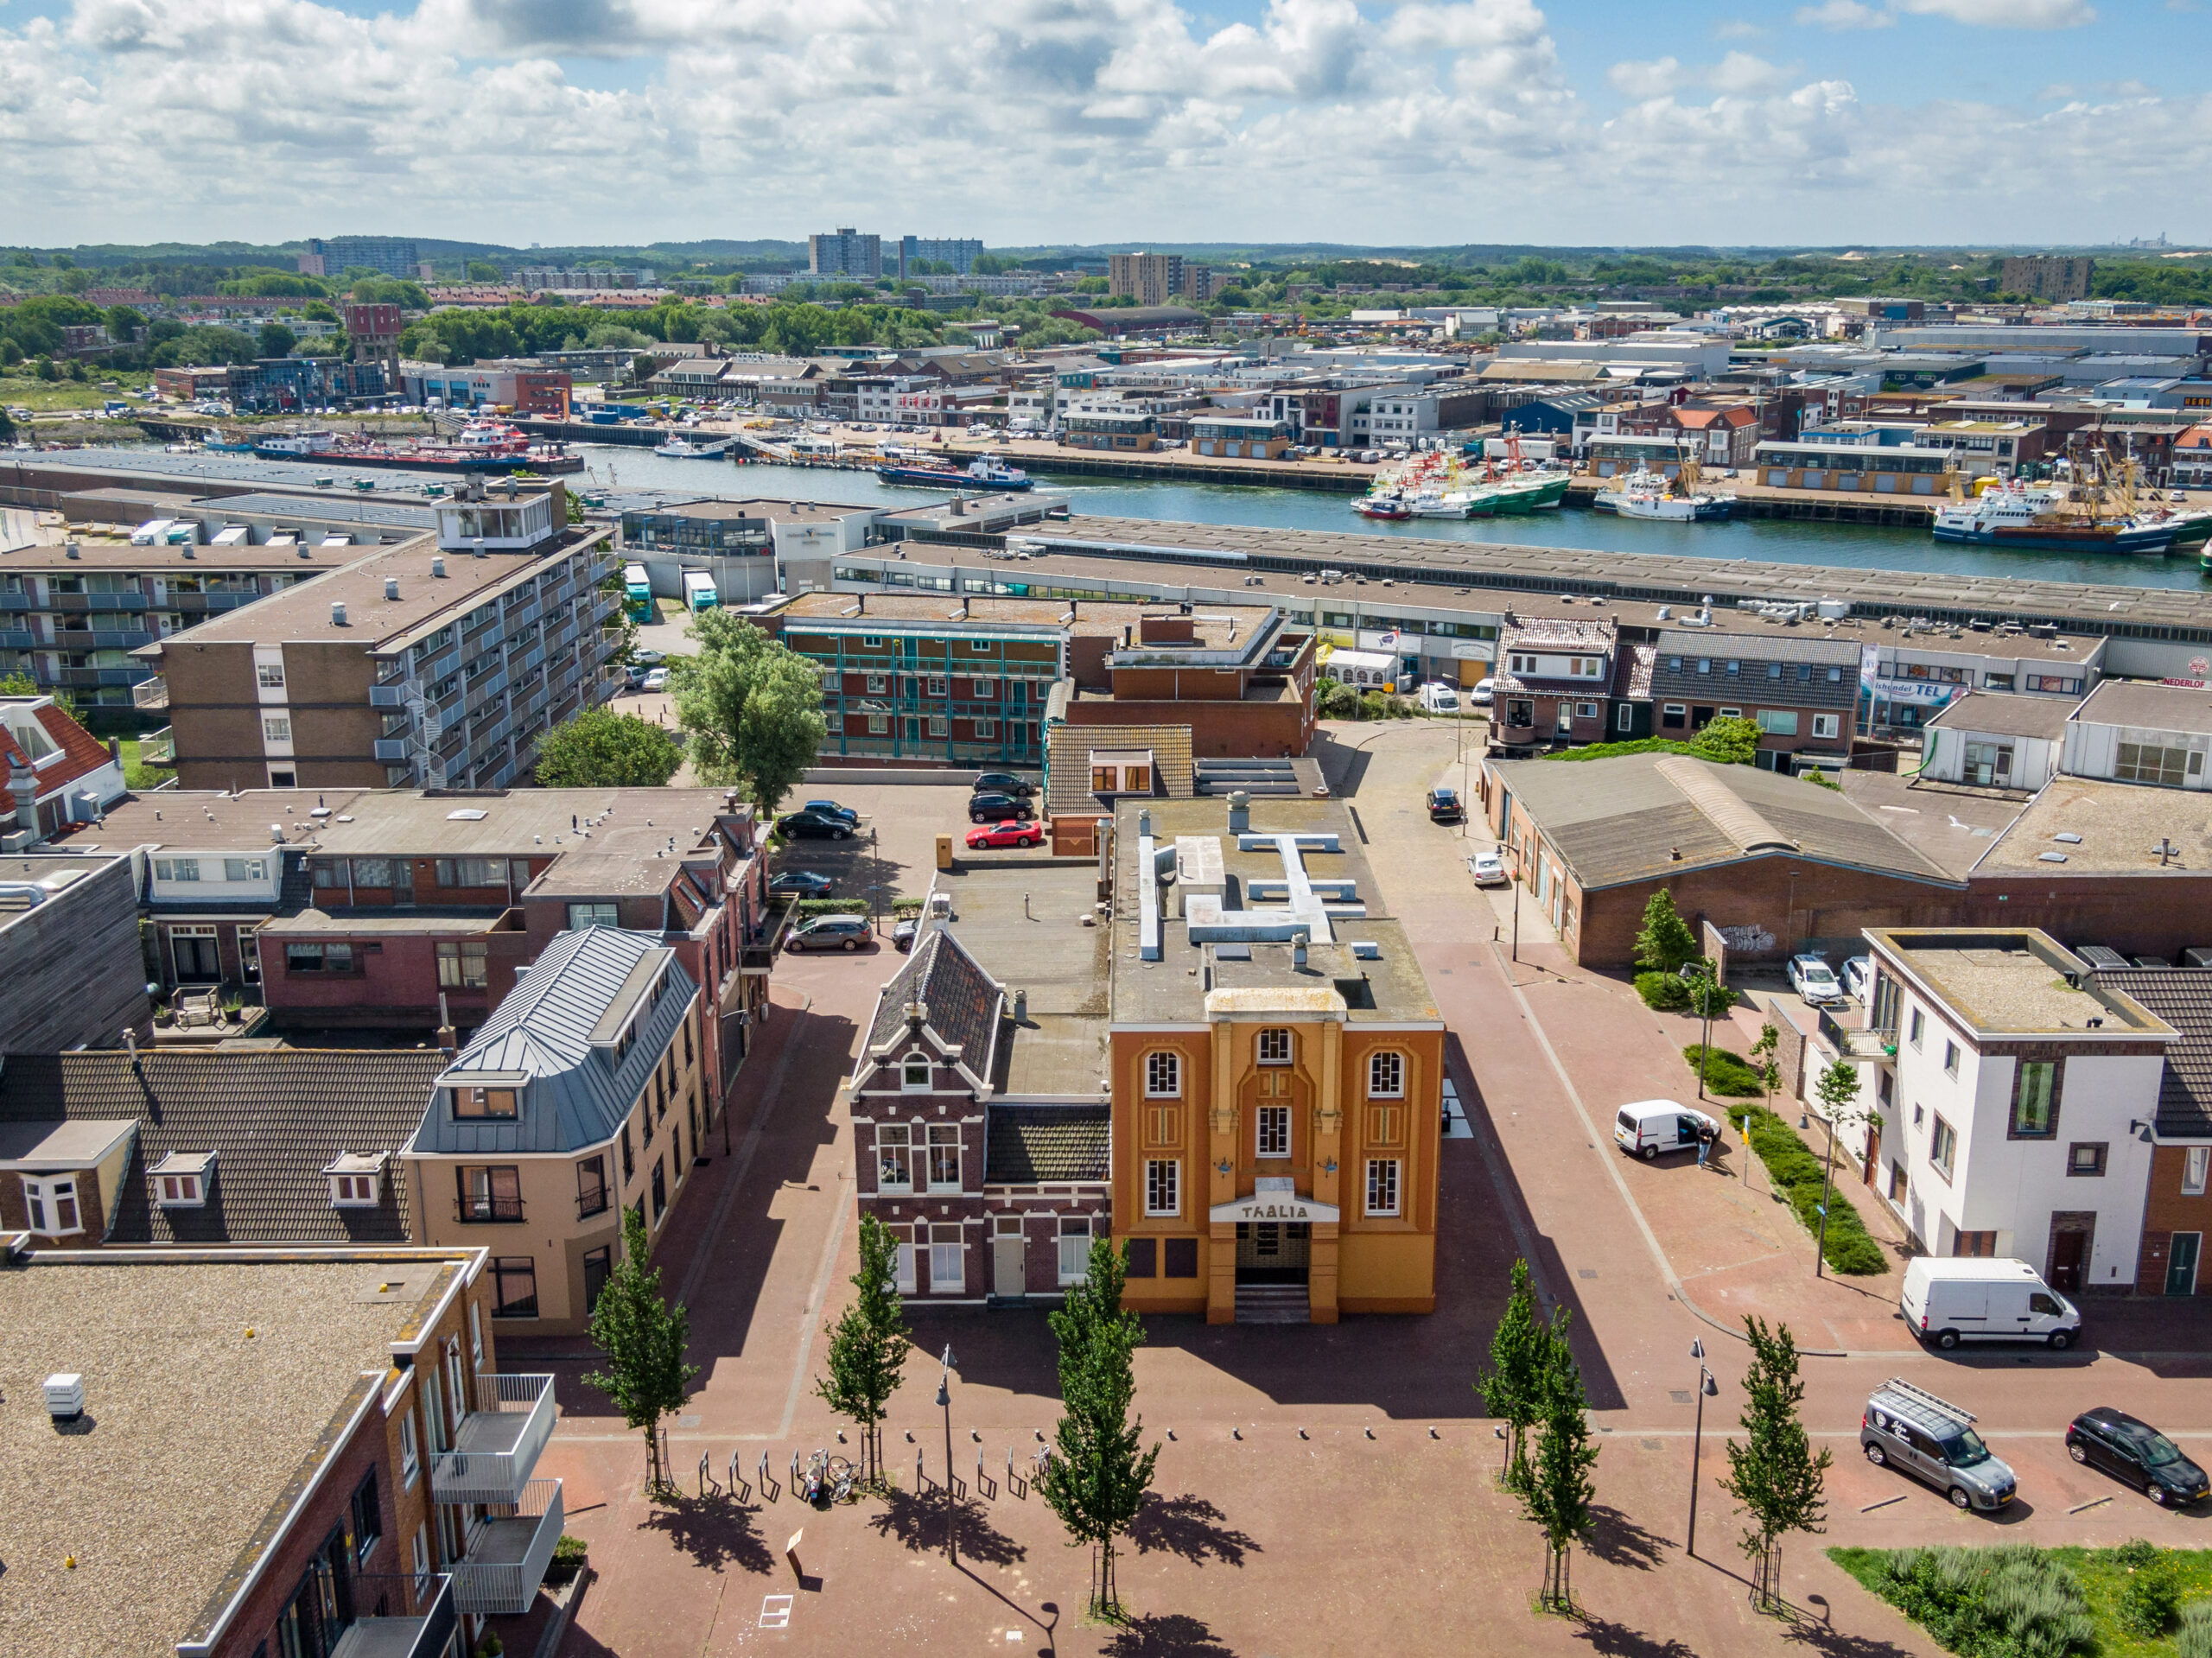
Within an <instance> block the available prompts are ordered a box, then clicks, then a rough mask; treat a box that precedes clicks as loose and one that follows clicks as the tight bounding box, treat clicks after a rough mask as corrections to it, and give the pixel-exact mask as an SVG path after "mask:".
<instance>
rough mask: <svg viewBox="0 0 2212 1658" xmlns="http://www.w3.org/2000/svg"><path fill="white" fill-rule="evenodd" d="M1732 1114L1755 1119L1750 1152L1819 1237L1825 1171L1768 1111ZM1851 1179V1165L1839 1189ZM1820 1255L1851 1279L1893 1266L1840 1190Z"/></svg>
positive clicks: (1757, 1108) (1736, 1109) (1754, 1108)
mask: <svg viewBox="0 0 2212 1658" xmlns="http://www.w3.org/2000/svg"><path fill="white" fill-rule="evenodd" d="M1690 1051H1692V1052H1694V1051H1695V1050H1694V1049H1692V1050H1690ZM1706 1086H1707V1089H1711V1088H1712V1087H1713V1084H1712V1083H1711V1082H1710V1081H1708V1082H1707V1084H1706ZM1754 1091H1756V1090H1754ZM1728 1115H1729V1116H1730V1117H1731V1118H1732V1119H1733V1120H1734V1121H1736V1122H1737V1123H1738V1124H1739V1125H1740V1124H1741V1123H1742V1122H1743V1121H1744V1119H1745V1116H1747V1115H1748V1116H1749V1117H1750V1118H1751V1149H1752V1150H1753V1151H1755V1152H1757V1153H1758V1155H1759V1161H1760V1162H1762V1163H1764V1164H1765V1165H1766V1172H1767V1178H1769V1179H1770V1180H1772V1181H1773V1182H1774V1189H1775V1190H1776V1191H1778V1192H1780V1193H1782V1194H1783V1197H1784V1198H1786V1199H1787V1200H1788V1202H1789V1206H1790V1208H1792V1209H1794V1210H1796V1211H1797V1218H1798V1219H1799V1220H1800V1221H1802V1222H1803V1223H1804V1226H1805V1229H1806V1230H1807V1231H1808V1232H1810V1233H1812V1234H1814V1235H1815V1236H1819V1234H1820V1230H1821V1186H1822V1183H1823V1180H1824V1178H1825V1176H1824V1171H1825V1168H1826V1166H1825V1165H1824V1164H1823V1163H1822V1162H1821V1159H1819V1158H1817V1157H1815V1156H1814V1155H1813V1153H1812V1152H1811V1151H1810V1150H1809V1149H1808V1147H1806V1145H1805V1142H1804V1141H1803V1140H1800V1139H1798V1138H1797V1136H1796V1134H1795V1133H1794V1132H1793V1131H1792V1130H1791V1128H1790V1127H1789V1124H1788V1123H1786V1122H1784V1121H1783V1120H1782V1119H1781V1118H1780V1117H1777V1115H1774V1113H1773V1112H1771V1111H1770V1110H1768V1109H1766V1108H1765V1107H1764V1106H1760V1105H1752V1106H1736V1107H1732V1108H1731V1109H1730V1110H1729V1113H1728ZM1850 1178H1853V1177H1852V1173H1851V1167H1850V1165H1848V1164H1846V1165H1844V1166H1843V1168H1842V1170H1841V1171H1840V1174H1839V1177H1838V1183H1839V1186H1840V1183H1841V1181H1843V1180H1847V1179H1850ZM1821 1255H1823V1256H1824V1257H1825V1259H1826V1260H1827V1264H1828V1266H1829V1267H1830V1269H1831V1270H1833V1271H1835V1272H1839V1273H1843V1274H1849V1275H1854V1276H1856V1275H1860V1274H1873V1273H1879V1272H1884V1271H1886V1270H1887V1269H1888V1267H1889V1257H1888V1255H1886V1254H1885V1253H1884V1251H1883V1248H1882V1246H1881V1245H1880V1244H1878V1243H1877V1242H1875V1241H1874V1239H1873V1237H1872V1235H1870V1234H1869V1233H1868V1232H1867V1230H1866V1222H1865V1221H1863V1220H1861V1219H1859V1211H1858V1210H1856V1209H1853V1207H1852V1206H1851V1200H1850V1199H1849V1198H1848V1197H1845V1196H1843V1195H1842V1192H1841V1191H1840V1190H1839V1191H1837V1192H1836V1193H1835V1194H1834V1196H1833V1197H1831V1198H1830V1199H1829V1202H1828V1227H1827V1248H1824V1249H1823V1250H1822V1251H1821Z"/></svg>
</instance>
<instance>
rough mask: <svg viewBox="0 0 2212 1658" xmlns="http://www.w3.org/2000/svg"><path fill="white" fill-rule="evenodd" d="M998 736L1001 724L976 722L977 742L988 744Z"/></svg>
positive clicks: (989, 721)
mask: <svg viewBox="0 0 2212 1658" xmlns="http://www.w3.org/2000/svg"><path fill="white" fill-rule="evenodd" d="M998 734H999V722H998V721H995V720H978V721H976V741H977V742H979V743H980V742H988V741H989V740H991V739H992V738H994V737H995V736H997V735H998Z"/></svg>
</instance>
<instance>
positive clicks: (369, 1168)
mask: <svg viewBox="0 0 2212 1658" xmlns="http://www.w3.org/2000/svg"><path fill="white" fill-rule="evenodd" d="M390 1156H391V1153H387V1152H342V1153H340V1154H339V1155H338V1157H337V1158H336V1159H334V1161H333V1162H331V1163H330V1164H329V1165H328V1166H327V1167H325V1168H324V1170H323V1175H324V1177H325V1178H327V1179H328V1180H329V1182H330V1206H331V1207H332V1208H333V1209H374V1208H375V1207H376V1206H377V1205H378V1204H379V1203H380V1202H382V1201H383V1199H384V1166H385V1162H386V1161H387V1160H389V1158H390Z"/></svg>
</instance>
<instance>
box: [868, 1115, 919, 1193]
mask: <svg viewBox="0 0 2212 1658" xmlns="http://www.w3.org/2000/svg"><path fill="white" fill-rule="evenodd" d="M893 1146H896V1147H898V1148H899V1153H900V1158H899V1164H900V1166H901V1167H902V1168H904V1169H905V1171H906V1178H905V1179H903V1180H886V1179H885V1178H884V1157H883V1153H884V1152H885V1151H886V1149H887V1148H888V1147H893ZM875 1189H876V1190H877V1191H895V1192H902V1193H903V1192H910V1191H913V1189H914V1130H913V1128H912V1126H911V1125H910V1124H907V1123H904V1122H884V1123H878V1124H877V1125H876V1129H875Z"/></svg>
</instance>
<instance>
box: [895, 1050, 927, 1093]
mask: <svg viewBox="0 0 2212 1658" xmlns="http://www.w3.org/2000/svg"><path fill="white" fill-rule="evenodd" d="M916 1071H919V1072H920V1073H921V1077H920V1079H919V1080H916V1078H915V1075H914V1073H915V1072H916ZM930 1080H931V1066H930V1062H929V1061H928V1059H927V1058H921V1057H918V1056H909V1057H908V1058H905V1059H901V1060H900V1061H899V1092H901V1093H903V1094H926V1093H928V1092H929V1091H930Z"/></svg>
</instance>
